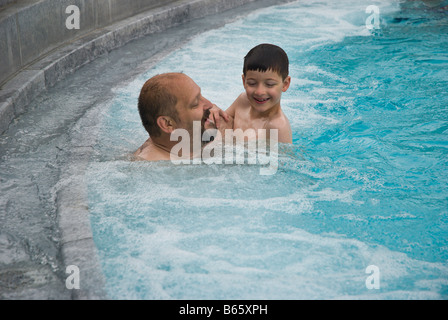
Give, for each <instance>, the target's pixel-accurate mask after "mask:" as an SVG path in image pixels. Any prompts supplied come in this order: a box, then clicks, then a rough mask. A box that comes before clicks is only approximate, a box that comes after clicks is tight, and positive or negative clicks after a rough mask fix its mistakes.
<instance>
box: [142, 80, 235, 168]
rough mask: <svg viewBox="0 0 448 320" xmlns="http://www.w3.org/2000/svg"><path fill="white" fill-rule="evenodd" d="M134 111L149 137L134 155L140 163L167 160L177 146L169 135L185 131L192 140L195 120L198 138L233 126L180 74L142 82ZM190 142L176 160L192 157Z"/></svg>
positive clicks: (196, 87)
mask: <svg viewBox="0 0 448 320" xmlns="http://www.w3.org/2000/svg"><path fill="white" fill-rule="evenodd" d="M138 110H139V113H140V118H141V119H142V123H143V126H144V127H145V129H146V131H147V132H148V134H149V138H148V140H146V142H145V143H144V144H143V145H142V146H141V147H140V148H139V149H138V150H137V151H136V152H135V153H134V155H135V157H136V158H137V159H141V160H150V161H158V160H170V159H171V156H172V154H171V153H172V149H173V147H174V146H175V145H176V144H178V143H179V142H178V141H177V140H175V141H171V133H173V131H174V130H176V129H185V130H187V132H188V133H189V135H190V137H193V127H194V125H193V124H194V122H195V121H197V122H200V124H201V136H202V133H203V132H204V131H205V130H207V129H212V128H215V129H216V128H217V125H218V126H219V129H220V130H224V129H225V127H228V128H232V125H233V124H232V123H231V121H230V120H231V119H229V118H228V116H227V115H226V114H225V113H224V112H222V110H220V109H219V108H218V107H216V106H215V105H213V104H212V103H211V102H210V101H208V100H207V99H205V98H204V97H203V96H202V94H201V88H200V87H199V86H198V85H197V84H196V83H195V82H194V81H193V80H192V79H191V78H190V77H188V76H187V75H185V74H183V73H165V74H159V75H156V76H154V77H152V78H151V79H149V80H148V81H146V82H145V84H144V85H143V87H142V89H141V92H140V96H139V99H138ZM220 116H221V117H223V119H224V120H225V121H222V119H221V118H220ZM210 118H211V119H210ZM212 119H213V120H212ZM215 122H216V123H217V125H215ZM220 124H222V125H220ZM190 141H191V146H190V150H189V151H190V152H188V154H187V155H185V154H184V155H179V154H176V157H182V156H183V157H185V156H187V157H190V156H193V151H194V150H193V148H192V147H193V139H190Z"/></svg>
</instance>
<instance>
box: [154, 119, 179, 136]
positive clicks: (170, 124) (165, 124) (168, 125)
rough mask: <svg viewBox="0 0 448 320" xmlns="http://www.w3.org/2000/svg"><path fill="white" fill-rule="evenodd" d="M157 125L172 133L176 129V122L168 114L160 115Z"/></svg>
mask: <svg viewBox="0 0 448 320" xmlns="http://www.w3.org/2000/svg"><path fill="white" fill-rule="evenodd" d="M157 125H158V126H159V128H160V130H162V131H163V132H166V133H169V134H171V132H173V131H174V129H176V127H175V125H176V122H175V121H174V120H173V119H172V118H171V117H168V116H160V117H158V118H157Z"/></svg>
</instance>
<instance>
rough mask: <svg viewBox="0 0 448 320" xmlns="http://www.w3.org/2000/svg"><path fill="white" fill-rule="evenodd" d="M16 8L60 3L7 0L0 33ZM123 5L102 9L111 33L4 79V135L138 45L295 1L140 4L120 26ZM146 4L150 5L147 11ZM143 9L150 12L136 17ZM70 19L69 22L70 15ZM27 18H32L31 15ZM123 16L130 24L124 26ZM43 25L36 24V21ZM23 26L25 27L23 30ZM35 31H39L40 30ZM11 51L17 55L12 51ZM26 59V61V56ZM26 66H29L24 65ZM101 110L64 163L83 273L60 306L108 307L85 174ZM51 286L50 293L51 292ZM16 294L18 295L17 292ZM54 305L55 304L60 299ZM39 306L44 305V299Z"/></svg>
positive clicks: (103, 30)
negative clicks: (53, 96)
mask: <svg viewBox="0 0 448 320" xmlns="http://www.w3.org/2000/svg"><path fill="white" fill-rule="evenodd" d="M16 2H17V5H19V4H20V6H19V7H20V8H22V9H20V10H25V11H26V10H29V8H30V7H32V6H35V5H42V6H44V5H47V6H48V5H49V3H50V2H54V1H52V0H41V1H30V0H24V1H8V0H5V1H2V2H0V5H2V6H4V7H3V10H2V11H1V12H0V13H1V14H3V16H2V15H0V30H1V28H3V27H4V25H3V26H2V23H3V22H4V20H2V18H4V17H5V13H7V12H8V11H9V12H10V13H11V12H12V11H11V10H14V6H15V5H16ZM59 2H61V1H59ZM81 2H82V1H71V2H70V3H69V2H66V1H63V4H64V8H65V7H66V6H68V5H69V4H72V3H73V4H75V3H79V4H80V7H81V4H82V3H84V2H82V3H81ZM115 2H116V1H114V0H108V1H98V2H96V3H97V4H98V3H103V4H104V5H107V8H108V12H109V16H108V19H106V20H107V21H109V22H110V21H112V20H114V19H117V21H114V22H113V23H110V24H107V25H106V22H104V23H103V22H101V23H99V22H98V20H99V18H98V17H96V22H95V23H93V24H92V25H93V27H92V28H91V30H88V31H87V32H84V33H83V34H78V35H77V36H74V37H73V38H71V39H69V40H68V41H60V42H58V41H55V42H54V43H53V44H51V45H50V46H49V49H48V50H43V49H39V50H38V51H39V52H40V53H39V52H38V53H37V55H36V56H35V57H34V58H33V59H32V61H31V62H29V63H26V64H24V65H23V66H20V67H19V68H17V70H13V71H11V72H10V74H9V76H7V77H5V78H4V79H0V81H3V84H2V86H1V88H0V134H2V133H5V132H6V131H7V130H8V127H9V126H10V124H11V123H12V122H13V121H14V119H16V118H17V117H18V116H19V115H21V114H24V113H26V112H27V108H28V106H29V104H30V102H32V101H33V99H35V98H36V97H37V96H39V95H40V94H41V93H43V92H44V91H46V90H48V89H49V88H51V87H53V86H54V85H55V84H57V83H58V82H59V81H61V80H62V79H64V78H65V77H67V76H68V75H70V74H71V73H73V72H75V71H76V70H78V69H79V68H81V67H82V66H84V65H86V64H88V63H89V62H92V61H93V60H95V59H96V58H98V57H100V56H102V55H104V54H107V53H109V52H111V51H113V50H114V49H117V48H120V47H123V46H124V45H125V44H127V43H129V42H131V41H133V40H136V39H139V38H143V37H145V36H148V35H151V34H155V33H160V32H163V31H164V30H167V29H169V28H172V27H175V26H179V25H183V24H185V23H187V22H189V21H193V20H196V19H199V18H203V17H207V16H211V15H214V14H217V13H221V12H225V11H228V10H231V9H234V10H235V8H238V7H240V6H244V5H247V4H250V3H260V6H261V7H262V6H268V5H274V4H281V3H287V2H291V1H288V0H277V1H274V0H271V1H270V0H181V1H170V2H169V3H168V4H166V2H164V3H165V4H164V5H160V3H161V2H163V1H144V0H141V1H135V2H134V1H132V2H131V3H133V4H135V5H136V6H137V7H133V8H128V9H126V10H127V11H126V12H124V13H121V15H120V14H119V10H117V11H116V12H115V14H116V18H112V16H113V13H112V11H113V10H112V9H111V8H112V7H113V4H114V3H115ZM145 2H147V3H146V4H145ZM159 2H160V3H159ZM53 5H54V3H53ZM145 5H146V6H145ZM5 8H6V9H5ZM46 8H48V7H46ZM141 8H145V9H147V10H145V11H144V12H142V13H138V14H135V12H136V11H139V10H140V9H141ZM94 10H97V11H95V12H99V11H101V10H99V9H98V8H96V9H94ZM98 10H99V11H98ZM246 10H247V8H246ZM44 11H45V10H44ZM44 11H42V10H37V12H41V13H42V12H44ZM44 13H45V12H44ZM62 13H63V14H64V11H63V10H62ZM27 14H28V15H30V12H28V13H27ZM81 14H83V13H81ZM19 15H20V13H18V12H16V13H15V14H12V15H11V16H15V18H16V19H18V17H19ZM123 15H125V16H126V15H130V16H128V17H125V18H123ZM38 20H39V19H35V20H33V21H38ZM16 25H18V23H17V22H16ZM29 30H32V28H31V29H29ZM28 32H30V31H28ZM64 32H66V30H64ZM0 41H3V39H1V38H0ZM2 46H3V47H2ZM4 46H5V44H0V53H1V54H2V55H3V53H2V52H1V50H2V49H4ZM7 46H8V45H6V47H7ZM10 50H12V49H11V48H10ZM166 53H167V52H163V50H162V52H160V53H159V54H158V56H156V57H153V58H152V60H153V63H156V62H157V61H158V59H160V58H162V56H163V55H164V54H166ZM22 56H24V53H23V52H22ZM2 59H3V58H2ZM21 59H22V60H23V57H22V58H21ZM4 74H5V73H4ZM100 109H101V108H92V109H91V110H88V111H87V112H86V114H85V115H84V116H83V117H82V118H81V119H80V120H79V121H78V122H77V123H76V124H75V126H76V130H72V131H71V132H72V133H71V134H70V145H71V146H72V147H71V148H70V151H69V154H68V155H67V157H66V159H67V161H66V162H65V163H64V168H63V170H61V173H60V176H59V181H58V183H57V186H55V189H56V190H57V201H56V205H57V220H58V221H57V222H58V226H59V229H60V233H61V239H60V249H61V253H60V254H61V257H62V260H63V265H64V266H70V265H75V266H77V267H78V268H79V270H80V289H74V290H68V289H67V290H63V291H64V292H63V294H61V295H60V297H56V299H67V298H69V299H107V294H106V292H105V281H104V278H103V274H102V272H101V267H100V263H99V260H98V256H97V252H96V247H95V244H94V241H93V235H92V231H91V228H90V218H89V210H88V206H87V200H86V199H87V189H86V181H85V171H86V169H87V167H88V165H89V162H90V161H91V153H92V146H94V145H95V143H96V133H95V130H97V126H96V124H97V122H98V118H99V117H100V114H99V110H100ZM0 262H1V261H0ZM63 271H65V270H63ZM10 274H11V277H10V278H9V280H8V279H6V280H8V281H13V280H14V279H13V278H14V277H17V275H18V274H19V273H14V271H11V273H10ZM67 276H68V274H67ZM0 280H2V279H0ZM1 284H2V283H1V281H0V285H1ZM43 286H44V287H45V284H44V285H43ZM63 286H64V285H63ZM11 287H13V284H12V285H11ZM0 289H1V286H0ZM41 289H44V288H41ZM0 291H1V290H0ZM0 293H1V292H0ZM0 297H1V295H0ZM12 297H13V298H14V299H21V295H20V293H17V294H14V295H12ZM24 298H25V299H33V296H31V297H30V295H29V294H27V295H24ZM53 298H55V297H54V296H53ZM36 299H41V296H40V295H39V294H38V293H37V295H36Z"/></svg>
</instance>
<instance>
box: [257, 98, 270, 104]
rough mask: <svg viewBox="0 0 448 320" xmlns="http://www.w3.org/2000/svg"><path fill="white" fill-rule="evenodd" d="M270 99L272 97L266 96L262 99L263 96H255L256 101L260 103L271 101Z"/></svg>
mask: <svg viewBox="0 0 448 320" xmlns="http://www.w3.org/2000/svg"><path fill="white" fill-rule="evenodd" d="M269 99H270V98H264V99H261V98H255V97H254V100H255V102H256V103H258V104H263V103H266V102H267V101H269Z"/></svg>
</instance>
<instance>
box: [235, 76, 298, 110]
mask: <svg viewBox="0 0 448 320" xmlns="http://www.w3.org/2000/svg"><path fill="white" fill-rule="evenodd" d="M290 83H291V77H289V76H288V77H286V79H285V80H283V79H282V76H281V75H280V74H278V73H277V72H275V71H272V70H267V71H265V72H262V71H254V70H248V71H247V72H246V75H245V76H244V74H243V85H244V89H246V94H247V98H248V99H249V103H250V105H251V106H252V107H253V108H254V109H255V110H257V111H259V112H265V111H267V110H269V109H271V108H273V107H279V106H280V99H281V96H282V92H285V91H286V90H288V88H289V85H290Z"/></svg>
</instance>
